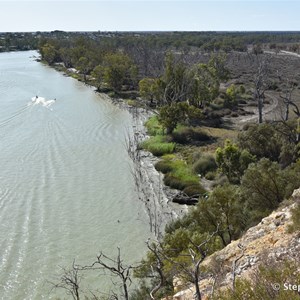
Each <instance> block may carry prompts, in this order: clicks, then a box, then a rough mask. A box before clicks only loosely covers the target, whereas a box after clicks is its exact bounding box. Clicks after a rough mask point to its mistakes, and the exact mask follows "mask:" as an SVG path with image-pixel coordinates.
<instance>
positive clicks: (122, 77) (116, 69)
mask: <svg viewBox="0 0 300 300" xmlns="http://www.w3.org/2000/svg"><path fill="white" fill-rule="evenodd" d="M135 71H136V66H135V65H134V64H133V62H132V60H131V59H130V58H129V56H127V55H126V54H123V53H112V54H107V55H106V56H105V57H104V59H103V77H104V82H105V83H106V84H107V85H108V86H110V87H111V88H112V89H113V90H114V91H116V92H119V91H120V90H121V88H122V85H123V84H125V82H126V80H127V81H130V80H133V79H134V78H133V75H134V73H135Z"/></svg>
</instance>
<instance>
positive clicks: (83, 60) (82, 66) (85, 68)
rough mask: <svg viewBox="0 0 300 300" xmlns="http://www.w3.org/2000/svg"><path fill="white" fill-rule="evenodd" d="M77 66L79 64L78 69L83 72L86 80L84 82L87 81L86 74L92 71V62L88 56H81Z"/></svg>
mask: <svg viewBox="0 0 300 300" xmlns="http://www.w3.org/2000/svg"><path fill="white" fill-rule="evenodd" d="M76 66H77V69H78V71H79V72H80V73H81V74H83V80H84V82H86V75H87V74H88V72H89V71H90V63H89V60H88V58H87V57H85V56H82V57H80V58H79V60H78V62H77V64H76Z"/></svg>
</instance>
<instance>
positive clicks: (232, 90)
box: [224, 84, 238, 108]
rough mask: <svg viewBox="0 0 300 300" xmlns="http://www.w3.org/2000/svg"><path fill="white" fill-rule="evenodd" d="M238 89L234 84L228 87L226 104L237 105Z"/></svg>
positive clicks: (230, 106) (228, 105) (227, 105)
mask: <svg viewBox="0 0 300 300" xmlns="http://www.w3.org/2000/svg"><path fill="white" fill-rule="evenodd" d="M237 95H238V91H237V89H236V87H235V85H234V84H232V85H230V87H228V88H227V89H226V93H225V102H224V106H226V107H229V108H233V107H235V106H236V105H237Z"/></svg>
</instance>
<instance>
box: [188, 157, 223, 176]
mask: <svg viewBox="0 0 300 300" xmlns="http://www.w3.org/2000/svg"><path fill="white" fill-rule="evenodd" d="M193 169H194V171H195V172H196V173H198V174H202V175H205V174H206V173H208V172H209V171H214V170H216V169H217V164H216V161H215V158H214V157H213V156H212V155H208V154H207V155H203V156H201V157H200V158H199V159H198V160H197V161H196V162H195V163H194V165H193Z"/></svg>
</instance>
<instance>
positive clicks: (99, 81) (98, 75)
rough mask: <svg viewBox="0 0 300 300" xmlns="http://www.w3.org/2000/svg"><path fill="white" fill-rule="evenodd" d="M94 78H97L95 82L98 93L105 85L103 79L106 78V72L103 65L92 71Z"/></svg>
mask: <svg viewBox="0 0 300 300" xmlns="http://www.w3.org/2000/svg"><path fill="white" fill-rule="evenodd" d="M92 76H93V77H94V78H95V82H96V84H97V89H98V91H99V90H100V87H101V85H102V83H103V77H104V70H103V67H102V66H101V65H98V66H96V67H95V68H94V70H93V71H92Z"/></svg>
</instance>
